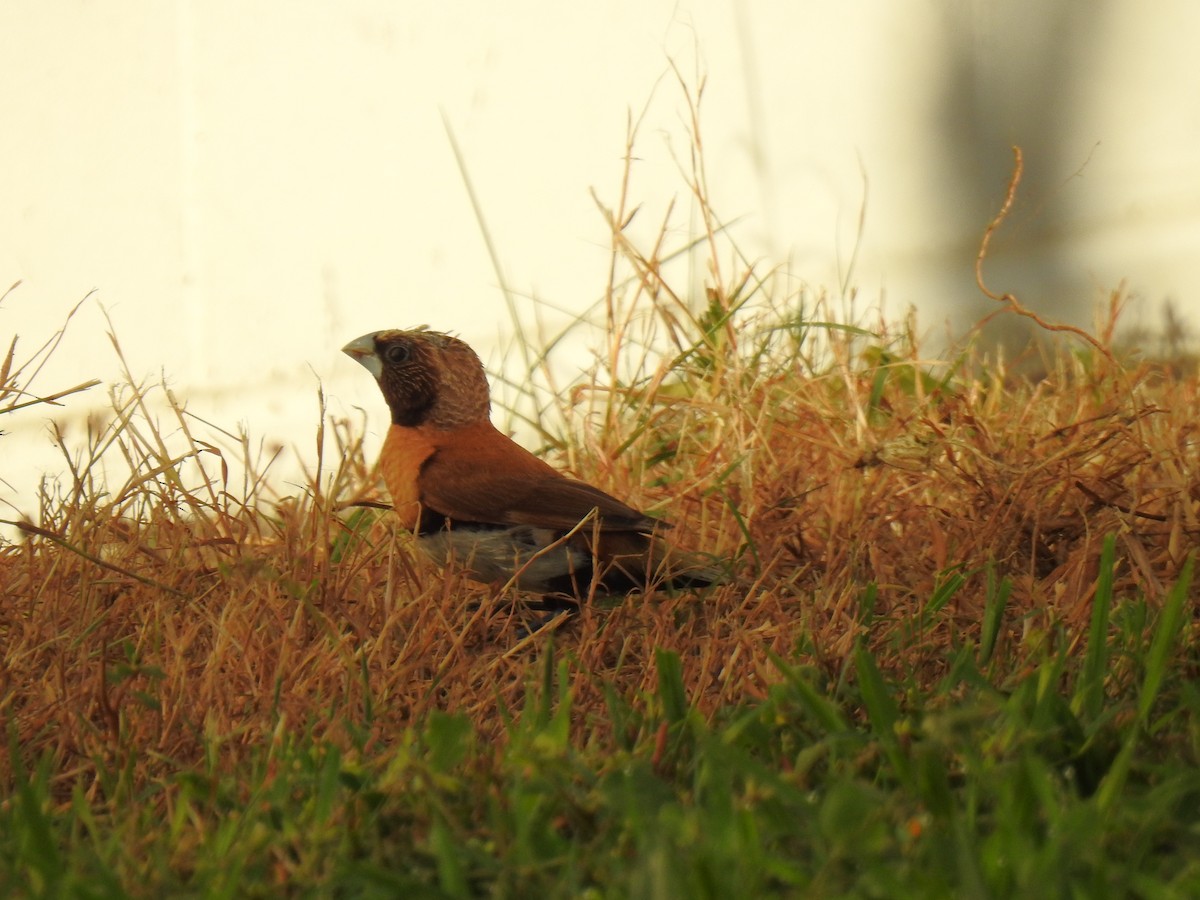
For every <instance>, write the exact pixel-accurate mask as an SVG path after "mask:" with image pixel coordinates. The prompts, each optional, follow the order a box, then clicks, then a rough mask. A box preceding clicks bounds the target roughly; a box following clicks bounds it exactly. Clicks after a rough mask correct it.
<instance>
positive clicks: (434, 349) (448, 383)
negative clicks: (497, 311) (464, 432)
mask: <svg viewBox="0 0 1200 900" xmlns="http://www.w3.org/2000/svg"><path fill="white" fill-rule="evenodd" d="M342 352H343V353H345V354H346V355H347V356H349V357H351V358H352V359H354V360H356V361H358V362H359V363H361V364H362V365H363V367H364V368H366V370H367V371H368V372H370V373H371V374H372V375H374V376H375V380H376V381H378V382H379V388H380V390H381V391H383V398H384V399H385V400H386V401H387V405H388V408H389V409H390V410H391V411H392V422H393V423H395V424H396V425H404V426H407V427H410V428H415V427H417V426H418V425H426V424H428V425H433V426H435V427H437V428H457V427H461V426H463V425H470V424H473V423H475V422H478V421H480V420H486V419H487V418H488V416H489V414H490V411H491V399H490V397H489V394H488V382H487V375H486V374H485V373H484V370H483V363H482V362H480V361H479V357H478V356H477V355H476V354H475V351H474V350H472V349H471V348H470V347H469V346H468V345H467V344H465V343H464V342H463V341H460V340H459V339H458V338H456V337H451V336H450V335H448V334H441V333H439V332H436V331H394V330H392V331H374V332H372V333H370V334H364V335H363V336H362V337H360V338H355V339H354V340H352V341H351V342H350V343H348V344H347V345H346V346H345V347H343V348H342Z"/></svg>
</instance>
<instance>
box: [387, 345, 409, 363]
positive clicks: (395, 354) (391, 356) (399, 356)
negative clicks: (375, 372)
mask: <svg viewBox="0 0 1200 900" xmlns="http://www.w3.org/2000/svg"><path fill="white" fill-rule="evenodd" d="M410 355H411V351H410V350H409V348H408V344H389V345H388V346H387V347H386V348H385V349H384V351H383V358H384V361H386V362H389V363H391V364H392V365H400V363H405V362H408V357H409V356H410Z"/></svg>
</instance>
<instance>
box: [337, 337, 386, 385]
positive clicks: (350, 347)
mask: <svg viewBox="0 0 1200 900" xmlns="http://www.w3.org/2000/svg"><path fill="white" fill-rule="evenodd" d="M377 334H379V332H378V331H372V332H371V333H370V334H364V335H363V336H362V337H357V338H355V339H354V340H352V341H351V342H350V343H348V344H347V345H346V346H345V347H343V348H342V352H343V353H345V354H346V355H347V356H349V357H350V358H351V359H352V360H354V361H355V362H357V363H360V364H361V365H362V367H363V368H364V369H366V370H367V371H368V372H370V373H371V374H372V375H374V376H375V379H376V380H378V379H379V378H380V377H381V376H382V375H383V363H382V362H380V360H379V354H378V353H376V352H375V335H377Z"/></svg>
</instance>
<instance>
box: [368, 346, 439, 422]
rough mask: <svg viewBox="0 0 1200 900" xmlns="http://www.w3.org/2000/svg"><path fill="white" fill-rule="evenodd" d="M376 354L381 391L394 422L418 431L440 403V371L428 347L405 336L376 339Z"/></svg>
mask: <svg viewBox="0 0 1200 900" xmlns="http://www.w3.org/2000/svg"><path fill="white" fill-rule="evenodd" d="M375 352H376V354H378V356H379V359H380V361H381V362H382V363H383V374H382V375H381V377H380V379H379V387H380V388H381V389H382V391H383V396H384V399H385V400H387V405H388V409H390V410H391V411H392V422H393V423H394V424H396V425H403V426H404V427H406V428H415V427H416V426H418V425H420V424H421V423H422V422H424V421H425V418H426V416H428V414H429V411H430V410H431V409H432V408H433V404H434V401H436V400H437V389H438V381H437V367H436V366H435V365H434V364H433V360H431V359H428V358H427V353H428V351H427V349H426V348H425V347H423V346H422V345H420V344H419V343H417V342H416V341H413V340H410V339H409V338H407V337H404V336H396V337H380V338H376V339H375Z"/></svg>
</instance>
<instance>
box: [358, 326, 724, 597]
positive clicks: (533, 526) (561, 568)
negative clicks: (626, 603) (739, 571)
mask: <svg viewBox="0 0 1200 900" xmlns="http://www.w3.org/2000/svg"><path fill="white" fill-rule="evenodd" d="M342 352H344V353H345V354H347V355H348V356H350V357H351V358H352V359H354V360H355V361H357V362H358V363H360V364H361V365H362V366H363V367H364V368H366V369H367V371H368V372H370V373H371V375H373V376H374V377H375V380H376V381H377V382H378V383H379V387H380V390H381V392H382V393H383V397H384V400H385V401H386V402H387V406H388V409H389V411H390V413H391V424H390V426H389V428H388V431H387V436H386V438H385V439H384V444H383V449H382V451H381V454H380V464H379V468H380V471H381V473H382V475H383V480H384V483H385V484H386V486H387V489H388V491H389V493H390V494H391V498H392V506H393V509H394V510H395V513H396V515H397V516H398V518H399V522H400V525H401V526H402V527H404V528H405V529H407V530H408V531H410V532H411V533H412V534H413V535H415V536H416V539H417V544H418V546H419V547H420V548H421V549H422V550H423V551H424V552H425V553H426V554H427V555H428V556H430V557H431V558H432V559H433V560H434V561H435V562H436V563H437V564H438V565H440V566H442V567H446V566H451V565H454V566H457V567H459V568H463V569H465V570H466V572H467V574H468V575H469V576H470V577H471V578H473V579H474V580H476V581H479V582H483V583H485V584H494V585H512V586H515V587H516V589H517V590H518V591H520V592H528V593H534V594H541V595H543V596H544V597H545V596H553V597H557V598H562V599H564V600H566V601H567V602H568V603H575V602H579V601H583V600H585V599H587V598H589V597H592V596H597V595H599V596H612V595H620V594H629V593H634V592H639V591H641V592H644V591H646V590H648V589H649V588H650V587H651V586H663V587H668V588H675V589H679V588H700V587H705V586H707V585H710V584H713V583H716V582H717V581H719V580H721V574H720V572H719V571H718V570H717V569H716V568H714V567H713V566H712V565H710V564H708V563H707V561H704V560H702V559H701V558H700V556H699V555H697V554H695V553H687V552H684V551H680V550H678V549H677V548H675V547H674V546H672V545H671V544H669V543H668V542H667V541H666V540H665V539H664V538H663V537H662V536H661V532H662V531H664V530H666V529H667V528H669V527H670V526H669V525H668V524H667V523H665V522H663V521H662V520H659V519H655V518H651V517H650V516H647V515H646V514H644V513H642V512H640V511H639V510H637V509H634V508H633V507H631V506H629V505H627V504H626V503H623V502H622V501H620V500H618V499H617V498H615V497H613V496H612V495H610V494H607V493H605V492H604V491H602V490H600V489H599V488H597V487H594V486H592V485H590V484H588V483H586V482H584V481H578V480H576V479H574V478H570V477H568V476H567V475H564V474H563V473H562V472H560V471H558V470H557V469H555V468H554V467H553V466H551V465H550V464H549V463H547V462H546V461H545V460H543V459H540V458H539V457H537V456H535V455H534V454H533V453H531V452H530V451H528V450H527V449H525V448H524V447H522V446H521V445H520V444H518V443H517V442H516V441H514V440H513V439H512V438H510V437H509V436H508V435H506V434H504V433H503V432H501V431H500V430H499V429H497V428H496V427H495V426H494V425H493V424H492V421H491V392H490V386H489V384H488V379H487V374H486V372H485V370H484V367H483V363H482V361H481V360H480V359H479V356H478V355H477V354H476V353H475V351H474V350H472V349H471V347H470V346H469V345H468V344H467V343H466V342H464V341H462V340H460V339H459V338H457V337H454V336H452V335H449V334H444V333H441V332H437V331H432V330H428V329H426V328H418V329H413V330H407V331H405V330H399V329H391V330H384V331H374V332H371V333H369V334H364V335H363V336H362V337H358V338H355V339H354V340H353V341H351V342H350V343H348V344H347V345H346V346H345V347H343V348H342Z"/></svg>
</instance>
